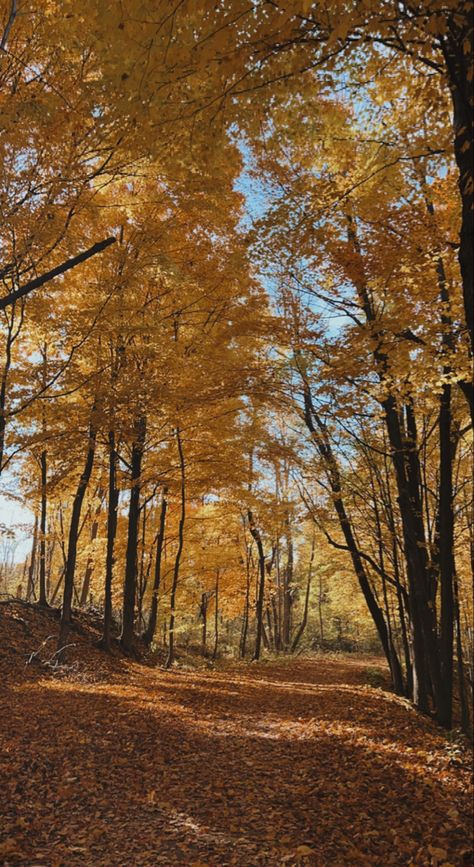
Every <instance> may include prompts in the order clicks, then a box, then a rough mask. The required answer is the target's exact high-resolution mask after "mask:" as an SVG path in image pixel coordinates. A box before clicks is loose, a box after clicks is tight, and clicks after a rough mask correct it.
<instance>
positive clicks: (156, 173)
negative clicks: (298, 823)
mask: <svg viewBox="0 0 474 867" xmlns="http://www.w3.org/2000/svg"><path fill="white" fill-rule="evenodd" d="M468 7H469V4H465V3H463V4H458V3H450V2H448V3H446V2H444V3H442V2H438V0H435V2H423V3H421V4H419V6H417V7H416V8H415V7H413V6H412V5H409V4H404V3H401V4H400V3H397V4H394V3H391V2H380V3H376V4H372V5H369V4H359V3H356V4H353V5H352V4H349V3H342V2H337V0H332V2H330V3H328V4H327V5H325V6H322V5H321V4H314V5H312V4H311V3H307V2H304V0H301V2H294V3H292V4H290V8H285V9H284V8H282V7H280V6H279V5H278V4H272V5H271V6H269V5H267V4H264V5H262V6H259V5H256V6H255V7H253V6H252V7H249V8H247V7H246V6H244V4H236V5H235V4H232V9H230V8H227V7H226V5H225V4H217V5H216V4H212V5H210V4H209V3H206V2H195V0H193V2H191V0H189V2H185V3H182V4H180V5H179V6H178V7H177V8H176V9H174V10H173V11H172V12H170V10H169V7H168V4H156V2H151V0H150V2H145V3H142V4H141V5H140V10H139V14H138V10H135V12H137V14H132V13H133V10H129V12H126V11H125V10H124V9H123V8H122V6H121V5H118V4H117V5H115V4H111V6H110V8H109V7H107V8H104V7H103V4H100V3H98V2H97V0H90V2H87V3H86V4H85V6H84V8H83V9H81V11H80V12H78V10H77V9H76V8H75V4H70V5H69V4H64V3H63V2H62V3H57V2H52V0H51V2H48V3H46V4H43V7H42V8H41V9H38V8H36V7H35V6H33V5H30V4H28V3H24V4H22V5H21V8H19V7H18V5H17V4H16V3H11V2H4V3H3V4H2V7H1V11H2V36H1V39H0V46H1V51H2V54H1V66H0V95H1V100H2V102H1V105H2V112H3V125H2V130H1V133H0V159H1V172H0V209H1V217H2V220H1V227H0V247H1V256H2V265H1V268H0V277H1V280H2V283H3V287H4V291H3V292H2V295H3V298H2V299H0V312H1V316H2V324H3V338H2V341H3V342H2V360H1V371H0V468H1V472H2V479H3V484H4V485H5V490H8V489H11V488H12V486H13V485H14V486H15V487H16V490H17V495H19V496H20V497H21V499H22V501H23V502H25V503H27V504H28V506H29V508H30V509H31V511H32V513H33V514H34V528H33V531H32V546H31V552H30V554H29V556H28V558H27V559H26V560H25V563H24V564H19V565H12V564H11V563H10V564H9V563H8V562H7V561H8V556H6V558H5V560H6V562H5V565H4V568H3V574H2V582H3V587H2V590H1V592H3V593H6V594H9V593H12V592H14V593H20V594H21V595H22V596H23V597H26V598H27V599H29V600H35V601H37V602H39V604H41V605H55V606H59V605H60V606H61V626H60V631H59V637H58V647H59V648H62V647H64V645H65V644H66V643H67V636H68V629H69V625H70V622H71V618H72V617H73V612H74V609H75V608H77V607H80V606H85V605H89V604H92V605H94V606H96V607H97V608H98V609H100V612H101V617H102V622H103V638H102V642H103V645H104V647H105V648H106V649H107V648H109V647H110V646H111V643H112V641H114V640H116V639H117V638H119V639H120V643H121V646H122V648H123V649H124V650H125V651H126V652H133V650H134V647H135V642H136V640H137V636H141V638H142V640H144V641H145V642H147V643H149V644H151V643H155V644H162V645H163V646H164V648H165V649H166V659H167V664H168V665H171V664H172V662H173V660H174V658H175V653H176V646H177V645H179V644H180V642H182V643H183V644H186V643H189V642H192V643H193V644H194V645H199V646H200V647H201V649H202V651H203V652H205V653H206V654H210V655H214V656H215V655H217V653H218V652H219V648H220V649H223V648H225V647H228V648H233V649H234V650H235V652H239V653H240V654H241V655H242V656H244V655H248V656H253V657H254V658H259V657H260V655H261V654H262V653H263V652H264V651H265V650H266V649H271V650H276V651H279V652H280V651H282V652H284V651H285V652H291V651H296V650H297V649H298V648H300V647H303V646H305V645H306V646H308V645H309V646H311V645H312V644H313V643H314V642H317V643H320V644H324V643H325V642H329V643H331V642H332V643H333V646H334V644H337V645H338V646H341V647H342V646H349V644H352V643H354V645H359V646H362V645H364V646H366V647H368V646H370V643H371V642H373V640H374V637H376V638H377V641H378V642H379V646H381V647H382V649H383V652H384V653H385V655H386V658H387V661H388V663H389V666H390V671H391V674H392V680H393V685H394V688H395V689H396V691H397V692H399V693H400V694H403V695H406V696H408V697H409V698H411V699H413V701H414V702H415V704H416V705H417V707H419V709H420V710H422V711H424V712H430V713H433V714H434V715H435V717H436V718H437V719H438V721H439V722H440V723H441V724H442V725H444V726H446V727H450V726H451V724H452V719H453V695H454V696H455V698H456V701H457V702H458V706H459V712H460V716H461V719H462V724H463V727H464V728H466V729H467V728H469V724H470V723H469V710H468V709H469V704H470V691H471V690H472V627H471V622H472V602H471V595H470V587H471V582H472V565H473V556H472V551H473V508H472V504H473V500H472V377H471V373H472V275H473V262H472V248H471V243H470V242H471V240H472V191H473V184H472V124H471V119H472V102H471V99H472V97H471V90H470V85H469V82H470V80H471V78H472V75H471V71H472V70H470V69H469V60H470V47H471V44H472V29H470V28H471V25H470V20H469V8H468ZM109 238H110V239H114V241H113V243H112V242H110V243H109V244H108V245H107V244H103V243H101V242H103V241H104V242H105V241H107V239H109ZM96 245H98V246H96ZM80 254H84V255H82V256H80V258H81V261H80V262H77V263H76V262H75V257H77V256H78V255H80ZM71 260H74V261H73V262H71ZM73 265H75V267H72V266H73ZM66 266H67V267H66ZM54 268H58V270H59V271H61V272H62V273H61V274H60V275H59V276H58V277H55V278H54V279H43V278H44V275H45V274H46V275H48V272H49V271H50V270H51V269H54ZM35 281H36V282H35ZM40 284H41V285H40ZM39 285H40V288H36V289H35V288H34V287H35V286H39ZM33 290H34V291H33ZM5 546H6V548H5V550H6V552H7V555H8V531H7V529H6V528H5Z"/></svg>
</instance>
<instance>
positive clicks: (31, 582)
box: [26, 515, 38, 602]
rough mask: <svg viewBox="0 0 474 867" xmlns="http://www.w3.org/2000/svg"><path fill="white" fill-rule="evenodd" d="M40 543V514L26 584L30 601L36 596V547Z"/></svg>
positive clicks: (27, 596) (36, 519) (36, 520)
mask: <svg viewBox="0 0 474 867" xmlns="http://www.w3.org/2000/svg"><path fill="white" fill-rule="evenodd" d="M37 544H38V515H36V516H35V526H34V529H33V539H32V542H31V555H30V565H29V568H28V583H27V585H26V598H27V600H28V602H29V601H30V600H31V599H33V598H34V597H35V569H36V547H37Z"/></svg>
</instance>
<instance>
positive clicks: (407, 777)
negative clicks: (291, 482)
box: [0, 603, 473, 867]
mask: <svg viewBox="0 0 474 867" xmlns="http://www.w3.org/2000/svg"><path fill="white" fill-rule="evenodd" d="M56 633H57V621H55V619H54V615H52V614H40V613H38V612H37V611H36V610H35V609H33V608H29V607H27V606H21V605H20V604H18V603H14V604H11V605H1V606H0V641H1V645H0V649H1V657H0V676H1V677H2V686H1V687H0V689H1V694H0V695H1V703H0V723H1V740H2V754H1V758H0V779H1V781H2V782H1V785H0V863H1V864H3V865H6V867H8V865H10V864H11V865H14V864H20V863H21V864H28V865H31V867H40V865H45V867H46V865H47V867H60V865H63V867H73V865H94V867H135V865H137V867H141V865H143V867H148V865H150V867H151V865H159V864H164V865H170V867H171V865H188V867H204V865H213V867H225V865H242V867H251V865H290V867H291V865H299V864H301V865H328V867H338V865H351V867H352V865H354V867H356V865H371V864H378V865H410V864H413V865H436V867H441V865H443V867H448V865H458V864H472V858H473V853H472V842H471V831H470V828H471V822H470V814H471V800H470V789H469V786H470V763H469V752H468V750H467V747H466V746H463V744H462V742H460V741H458V740H456V739H453V738H448V737H447V736H446V735H445V734H443V733H442V732H441V731H440V730H439V729H438V728H437V727H436V726H435V725H434V724H433V723H432V722H431V721H430V720H428V719H425V718H422V717H421V716H420V715H418V714H417V713H416V712H415V711H414V710H413V709H412V708H411V707H410V705H409V704H408V703H407V702H405V701H403V700H401V699H398V698H396V697H395V696H393V695H392V694H391V693H390V692H389V691H388V690H387V689H386V688H385V687H383V686H382V687H380V686H379V687H374V686H372V685H371V682H372V683H373V682H374V681H376V680H377V679H378V678H379V677H380V674H379V671H380V669H382V668H383V664H382V662H381V660H380V659H374V658H368V657H364V658H361V657H355V656H350V657H349V656H344V657H332V658H330V657H327V656H323V655H314V656H313V657H304V658H303V657H299V658H297V659H292V660H287V659H285V660H280V661H269V662H263V663H261V664H258V665H255V664H252V665H250V664H246V665H244V664H236V663H234V664H232V665H231V664H226V665H221V666H219V667H217V668H216V669H215V670H210V669H206V668H200V669H193V668H192V667H191V663H190V661H188V663H187V664H185V665H183V667H181V668H177V669H173V670H172V671H171V672H165V671H163V670H161V669H159V668H156V667H151V666H150V665H144V664H139V663H137V662H131V661H129V660H126V659H124V658H122V657H119V656H118V655H114V656H112V657H107V656H106V655H105V654H103V653H101V652H100V651H98V650H96V649H95V648H94V646H93V643H92V639H93V638H94V628H93V625H90V624H87V623H82V625H80V628H79V630H78V631H75V632H74V633H73V635H72V637H71V641H73V642H74V643H75V645H76V646H75V647H74V648H71V651H70V661H69V665H68V667H65V668H63V669H58V670H57V671H54V670H52V669H51V668H48V667H47V666H45V665H44V662H45V660H47V658H48V656H49V657H51V655H52V653H53V652H54V641H53V640H52V639H50V640H49V642H46V644H45V645H44V647H43V648H41V651H40V653H39V654H38V655H37V656H35V657H34V658H33V659H32V660H31V662H30V663H29V664H28V665H26V664H25V663H26V661H27V660H28V658H29V655H30V654H31V653H32V652H33V651H36V650H38V648H39V647H40V645H41V642H42V641H44V639H45V638H47V637H48V635H53V634H56ZM49 645H52V649H51V650H50V651H49V650H48V647H49ZM41 660H42V661H41ZM382 680H383V677H382Z"/></svg>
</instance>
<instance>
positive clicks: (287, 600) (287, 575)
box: [282, 511, 294, 650]
mask: <svg viewBox="0 0 474 867" xmlns="http://www.w3.org/2000/svg"><path fill="white" fill-rule="evenodd" d="M285 528H286V533H285V535H286V545H287V561H286V567H285V570H284V573H283V578H284V585H283V628H282V644H283V648H284V650H288V648H289V646H290V641H291V605H292V586H291V585H292V581H293V560H294V558H293V539H292V536H291V526H290V516H289V513H288V511H287V512H286V515H285Z"/></svg>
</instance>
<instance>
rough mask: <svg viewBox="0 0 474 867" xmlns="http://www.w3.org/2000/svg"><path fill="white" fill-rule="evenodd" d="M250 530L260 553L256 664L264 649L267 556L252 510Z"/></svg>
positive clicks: (254, 655) (254, 657) (249, 518)
mask: <svg viewBox="0 0 474 867" xmlns="http://www.w3.org/2000/svg"><path fill="white" fill-rule="evenodd" d="M247 517H248V522H249V530H250V532H251V534H252V536H253V539H254V540H255V544H256V546H257V552H258V576H259V577H258V584H257V599H256V606H255V616H256V629H255V650H254V654H253V660H254V661H255V662H256V661H258V660H259V659H260V654H261V649H262V635H263V630H264V627H263V601H264V596H265V554H264V553H263V545H262V537H261V536H260V531H259V529H258V527H257V526H256V525H255V522H254V518H253V515H252V512H251V511H250V509H249V510H248V512H247Z"/></svg>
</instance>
